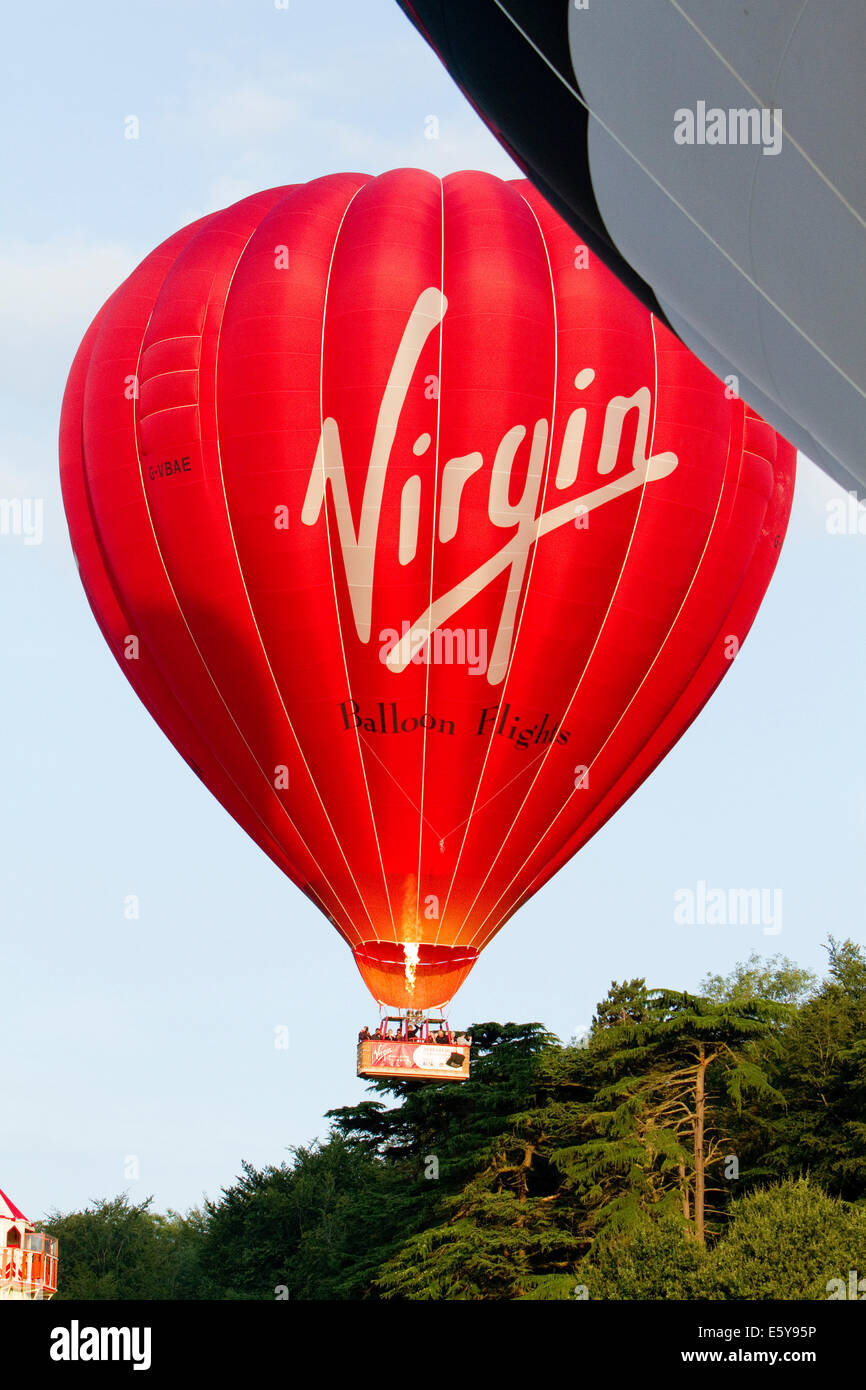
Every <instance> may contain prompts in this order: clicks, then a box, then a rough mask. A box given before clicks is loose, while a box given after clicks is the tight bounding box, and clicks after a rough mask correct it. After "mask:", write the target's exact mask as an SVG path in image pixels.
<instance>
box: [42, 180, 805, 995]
mask: <svg viewBox="0 0 866 1390" xmlns="http://www.w3.org/2000/svg"><path fill="white" fill-rule="evenodd" d="M61 455H62V481H63V493H64V502H65V506H66V512H67V517H68V520H69V527H70V532H71V536H72V543H73V547H74V550H75V554H76V557H77V560H78V564H79V568H80V572H81V578H82V581H83V583H84V587H85V589H86V591H87V596H88V599H89V600H90V604H91V606H92V608H93V611H94V613H95V615H96V618H97V621H98V622H99V625H100V627H101V629H102V631H103V634H104V635H105V637H106V640H107V641H108V643H109V645H110V646H111V648H112V651H113V652H114V654H115V656H116V657H117V660H118V662H119V663H120V665H121V667H122V669H123V671H124V673H125V674H126V676H127V677H128V679H129V680H130V682H131V683H132V685H133V687H134V688H135V690H136V691H137V693H138V695H139V696H140V697H141V699H142V700H143V701H144V703H145V705H146V706H147V708H148V709H149V710H150V712H151V714H152V715H153V716H154V718H155V719H156V720H157V722H158V723H159V724H160V726H161V727H162V729H163V730H164V731H165V733H166V734H167V735H168V737H169V738H170V739H171V740H172V742H173V743H174V744H175V746H176V747H177V749H178V750H179V752H180V753H181V754H182V756H183V757H184V758H185V759H186V760H187V762H188V763H189V764H190V766H191V767H193V769H194V770H195V771H196V772H197V773H198V775H199V776H200V777H201V778H202V779H203V781H204V782H205V783H206V785H207V786H208V787H209V788H210V789H211V791H212V792H213V793H214V795H215V796H217V797H218V798H219V800H220V801H221V802H222V804H223V805H224V806H225V808H226V809H227V810H228V811H229V813H230V814H231V815H232V816H234V817H235V818H236V819H237V820H238V822H239V823H240V824H241V825H242V826H243V827H244V829H245V830H246V831H247V832H248V834H250V835H251V836H252V837H253V839H254V840H256V842H257V843H258V844H259V845H260V846H261V847H262V849H264V850H265V852H266V853H267V854H269V855H270V856H271V858H272V859H273V860H274V862H275V863H276V864H277V865H279V867H280V868H281V869H282V870H283V871H284V872H285V873H286V874H287V875H288V876H289V877H290V878H291V879H292V880H293V882H295V883H296V884H297V885H298V886H299V887H300V888H302V889H303V890H304V892H305V893H307V894H308V896H309V897H310V898H311V899H312V900H313V901H314V902H315V903H316V904H317V905H318V906H319V907H320V908H321V910H322V911H323V912H324V914H325V915H326V916H327V917H328V918H329V919H330V921H331V922H332V923H333V924H334V925H335V926H336V927H337V930H338V931H339V932H340V933H341V935H342V936H343V937H344V938H345V940H346V941H347V942H348V943H349V945H350V946H351V948H352V950H353V952H354V955H355V959H356V961H357V963H358V966H359V968H360V971H361V974H362V975H363V977H364V979H365V981H366V983H367V985H368V987H369V988H370V990H371V992H372V993H373V995H374V996H375V997H376V998H377V999H378V1000H379V1001H380V1002H383V1003H386V1004H388V1005H390V1006H394V1007H411V1008H414V1009H424V1008H428V1007H431V1006H433V1005H438V1004H441V1003H443V1002H445V1001H447V1000H448V999H450V998H451V997H452V996H453V994H454V992H455V990H456V989H457V988H458V986H459V985H460V983H461V982H462V981H463V979H464V978H465V976H466V975H467V973H468V971H469V970H470V969H471V967H472V965H473V963H474V962H475V960H476V959H477V957H478V953H479V952H480V951H481V949H482V948H483V947H484V945H485V944H486V943H487V942H488V941H489V940H490V939H491V937H492V936H493V935H494V934H495V933H496V932H497V931H498V930H499V928H500V927H501V926H503V924H504V923H505V922H506V921H507V920H508V918H509V917H510V916H511V915H512V914H513V913H514V912H515V910H516V909H517V908H518V907H519V906H520V904H521V903H522V902H524V901H525V900H526V899H527V898H528V897H529V896H530V895H531V894H532V893H534V892H535V891H536V890H537V889H538V888H540V887H541V885H542V884H543V883H544V882H545V881H546V880H547V879H548V878H549V877H550V875H551V874H552V873H554V872H555V871H556V869H557V868H558V867H559V866H560V865H561V864H563V863H564V862H565V861H566V860H567V859H568V858H569V857H570V856H571V855H572V854H574V853H575V851H576V850H577V849H579V848H580V846H581V845H582V844H583V843H584V842H585V841H586V840H587V839H588V838H589V836H590V835H592V834H593V833H594V832H595V831H596V830H597V829H598V828H599V827H600V826H601V825H602V824H603V823H604V822H605V820H607V818H608V817H609V816H610V815H612V814H613V812H614V811H615V810H616V809H617V807H618V806H619V805H621V804H622V802H623V801H624V800H625V799H626V798H627V797H628V796H629V795H630V794H631V792H632V791H633V790H634V789H635V788H636V787H637V786H638V785H639V783H640V782H641V781H642V780H643V778H644V777H646V776H647V774H648V773H649V772H650V771H651V770H652V768H653V767H654V766H655V765H656V764H657V763H658V762H659V760H660V759H661V758H662V757H663V756H664V754H665V753H666V752H667V750H668V749H669V748H670V747H671V746H672V744H674V743H675V742H676V740H677V739H678V738H679V736H680V735H681V734H682V732H683V731H684V729H685V728H687V726H688V725H689V723H690V722H691V720H692V719H693V718H694V717H695V715H696V713H697V712H698V710H699V709H700V708H701V706H702V705H703V704H704V702H705V701H706V700H707V698H708V697H709V695H710V693H711V692H712V690H713V689H714V687H715V686H716V684H717V683H718V681H719V680H720V679H721V677H722V675H723V674H724V672H725V670H726V669H727V668H728V665H729V664H730V658H731V656H732V655H733V654H734V652H735V650H736V648H737V645H738V644H739V642H741V641H742V639H743V637H744V636H745V634H746V632H747V630H748V628H749V626H750V624H751V622H752V619H753V618H754V616H755V613H756V611H757V608H758V605H759V604H760V601H761V598H762V596H763V593H764V590H765V588H766V586H767V583H768V581H769V578H770V575H771V573H772V571H773V567H774V565H775V562H776V558H777V555H778V552H779V547H780V545H781V541H782V537H783V534H784V530H785V526H786V522H787V517H788V512H789V508H790V501H791V491H792V486H793V469H794V451H793V449H792V448H791V446H790V445H788V444H787V443H785V441H784V440H782V439H780V438H779V437H778V436H777V435H776V434H775V433H774V432H773V430H772V429H770V427H769V426H768V425H766V424H765V423H764V422H763V421H762V420H761V419H760V418H759V417H758V416H757V415H755V414H754V412H753V411H752V410H750V409H749V407H748V406H746V405H745V404H744V403H743V402H742V401H741V400H738V399H736V398H735V397H734V398H732V396H731V392H730V391H729V390H728V391H726V390H725V388H724V386H722V385H721V384H720V383H719V382H718V381H717V380H716V379H715V378H714V377H713V376H712V375H711V374H710V373H709V372H708V371H707V369H706V368H705V367H703V366H702V365H701V364H700V363H699V362H698V361H697V360H696V359H695V358H694V357H693V356H692V355H691V354H690V353H689V352H688V350H687V349H686V348H684V347H683V345H682V344H681V343H680V342H679V341H678V340H677V339H676V338H675V337H674V336H673V335H672V334H671V333H670V332H668V331H667V330H666V329H665V328H664V327H663V326H662V325H660V324H659V323H658V322H657V321H656V320H654V319H653V317H652V315H651V314H649V313H648V312H647V311H646V309H645V308H644V307H643V306H642V305H641V304H640V303H639V302H638V301H637V300H636V299H635V298H634V297H633V296H632V295H631V294H630V293H629V292H628V291H627V290H625V289H624V288H623V287H622V286H621V285H620V284H619V283H618V282H617V281H616V280H615V279H614V277H613V276H612V275H611V273H610V272H609V271H608V270H606V269H605V267H604V266H603V265H602V264H601V263H600V262H599V261H598V260H597V259H596V258H595V257H594V255H591V254H590V253H588V252H587V249H586V248H585V247H584V246H582V245H581V244H579V243H578V244H576V243H575V235H574V233H573V232H572V231H571V230H570V229H569V227H568V226H567V225H566V224H565V223H564V222H563V221H562V220H561V219H560V218H559V217H558V216H557V215H556V214H555V213H554V212H553V211H552V210H551V209H550V208H549V207H548V206H547V204H546V203H545V202H544V201H543V199H542V198H541V197H540V195H539V194H538V193H537V192H535V190H534V189H533V188H532V186H531V185H530V184H528V183H525V182H522V181H518V182H512V183H506V182H502V181H500V180H499V179H496V178H493V177H492V176H490V175H487V174H483V173H474V172H470V173H460V174H453V175H450V176H449V177H447V178H445V179H444V180H442V181H440V180H439V179H438V178H435V177H433V176H431V175H430V174H427V173H423V172H419V171H417V170H405V169H404V170H397V171H395V172H392V173H388V174H384V175H382V176H381V177H378V178H370V177H367V176H365V175H360V174H341V175H334V176H331V177H327V178H322V179H317V180H315V181H313V182H311V183H309V184H306V185H301V186H297V187H288V188H276V189H271V190H270V191H268V192H266V193H261V194H258V195H256V196H255V197H251V198H247V199H245V200H244V201H242V202H240V203H237V204H235V206H233V207H230V208H227V209H226V210H225V211H222V212H218V213H214V214H213V215H211V216H208V217H205V218H203V219H201V220H200V221H199V222H196V223H194V224H193V225H191V226H189V227H187V228H185V229H184V230H183V231H181V232H178V233H177V234H176V235H175V236H173V237H171V238H170V239H169V240H168V241H167V242H165V243H164V244H163V245H162V246H160V247H159V248H158V249H157V250H156V251H154V252H153V254H152V255H150V256H149V257H148V258H147V260H145V261H144V262H143V263H142V264H141V265H140V266H139V268H138V269H137V270H136V271H135V272H134V273H133V274H132V275H131V276H130V277H129V279H128V280H127V281H126V282H125V283H124V284H123V285H121V287H120V288H119V289H118V290H117V291H116V293H115V294H114V295H113V296H112V298H111V299H110V300H109V301H108V303H107V304H106V305H105V306H104V308H103V309H102V310H101V312H100V313H99V315H98V316H97V318H96V320H95V321H94V323H93V325H92V326H91V328H90V330H89V331H88V333H87V336H86V337H85V339H84V342H83V344H82V346H81V349H80V351H79V353H78V356H77V358H76V360H75V364H74V366H73V369H72V373H71V376H70V379H69V384H68V387H67V392H66V398H65V402H64V408H63V419H62V427H61Z"/></svg>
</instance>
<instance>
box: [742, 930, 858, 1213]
mask: <svg viewBox="0 0 866 1390" xmlns="http://www.w3.org/2000/svg"><path fill="white" fill-rule="evenodd" d="M827 950H828V954H829V973H828V978H827V979H826V980H825V981H824V983H823V984H822V986H821V988H820V989H819V990H817V991H816V993H815V994H813V996H812V997H811V998H810V999H809V1000H807V1002H806V1003H805V1004H804V1005H803V1006H802V1007H801V1008H800V1009H799V1010H798V1011H797V1014H796V1017H795V1019H794V1021H793V1022H792V1024H791V1026H790V1028H788V1029H786V1032H785V1040H784V1049H783V1051H782V1052H781V1054H780V1056H779V1058H778V1061H777V1064H776V1067H775V1075H774V1078H773V1080H774V1085H775V1086H776V1087H777V1089H778V1090H779V1091H780V1092H782V1094H783V1095H784V1106H781V1105H780V1106H777V1107H775V1108H774V1109H773V1110H772V1111H771V1113H770V1115H769V1116H768V1117H767V1120H766V1124H765V1126H764V1132H763V1135H762V1140H763V1145H764V1147H765V1149H766V1150H767V1151H768V1156H767V1159H766V1162H765V1165H764V1166H765V1167H766V1168H767V1169H768V1170H769V1171H771V1172H773V1173H774V1174H776V1175H777V1176H780V1177H781V1176H782V1175H783V1174H788V1173H791V1172H793V1173H797V1172H801V1173H811V1174H812V1176H813V1177H815V1178H816V1179H817V1180H818V1181H819V1182H820V1183H821V1184H822V1185H823V1186H824V1187H825V1188H826V1189H827V1190H828V1191H829V1192H832V1193H835V1194H836V1195H838V1196H841V1197H845V1198H847V1199H849V1200H857V1199H863V1198H866V957H864V953H863V948H862V947H860V946H858V945H856V944H855V943H854V942H852V941H850V940H846V941H842V942H839V941H836V940H835V939H834V938H833V937H830V938H829V943H828V946H827Z"/></svg>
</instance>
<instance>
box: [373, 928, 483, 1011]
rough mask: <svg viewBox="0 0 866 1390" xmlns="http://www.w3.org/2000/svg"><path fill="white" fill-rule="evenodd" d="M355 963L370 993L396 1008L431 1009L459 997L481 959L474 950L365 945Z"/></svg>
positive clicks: (381, 943)
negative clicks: (468, 977) (457, 993)
mask: <svg viewBox="0 0 866 1390" xmlns="http://www.w3.org/2000/svg"><path fill="white" fill-rule="evenodd" d="M354 956H355V961H356V963H357V966H358V969H359V970H360V972H361V975H362V976H363V979H364V983H365V984H366V986H367V988H368V989H369V990H370V993H371V994H372V995H373V996H374V997H375V998H376V999H377V1000H378V1001H379V1003H380V1004H386V1005H388V1006H390V1007H393V1008H401V1009H431V1008H436V1007H437V1006H439V1005H441V1004H446V1003H447V1002H448V1000H449V999H451V998H452V996H453V995H454V994H456V992H457V990H458V989H459V988H460V986H461V985H462V983H463V981H464V980H465V979H466V976H467V975H468V974H469V971H470V970H471V969H472V967H473V965H474V964H475V962H476V961H477V959H478V951H477V950H476V949H475V947H474V946H427V945H424V944H423V943H420V942H407V943H406V944H405V945H404V944H403V943H402V942H399V941H364V942H362V943H361V945H360V946H356V947H355V948H354Z"/></svg>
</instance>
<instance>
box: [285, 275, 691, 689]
mask: <svg viewBox="0 0 866 1390" xmlns="http://www.w3.org/2000/svg"><path fill="white" fill-rule="evenodd" d="M447 308H448V304H447V300H446V299H445V296H444V295H443V294H442V292H441V290H438V289H434V288H432V287H431V288H429V289H426V290H423V291H422V293H421V294H420V295H419V296H418V299H417V301H416V303H415V305H414V307H413V309H412V312H411V314H410V315H409V320H408V322H407V324H406V327H405V329H404V331H403V336H402V338H401V340H400V345H399V347H398V349H397V353H396V356H395V358H394V363H393V365H392V367H391V372H390V375H389V377H388V384H387V386H386V388H385V393H384V395H383V397H382V403H381V405H380V407H379V414H378V418H377V420H376V431H375V434H374V437H373V447H372V449H371V451H370V462H369V466H368V469H367V479H366V482H365V485H364V495H363V500H362V503H361V516H360V520H359V523H358V529H357V531H356V530H355V526H354V522H353V519H352V510H351V507H350V505H349V494H348V489H347V486H346V471H345V467H344V463H343V451H342V447H341V444H340V430H339V426H338V424H337V421H336V420H334V419H333V418H331V417H328V419H326V420H325V421H324V422H323V425H322V432H321V435H320V437H319V444H318V448H317V449H316V457H315V460H314V462H313V469H312V472H311V474H310V481H309V484H308V486H307V492H306V496H305V498H304V505H303V509H302V512H301V520H302V521H303V522H304V523H305V525H307V526H315V525H316V524H317V522H318V521H319V519H320V518H321V516H322V512H323V509H324V505H325V489H326V486H327V485H328V484H330V487H331V496H332V498H333V502H334V512H335V515H336V518H337V530H338V539H339V543H340V550H341V553H342V558H343V565H344V567H345V573H346V582H347V585H348V590H349V600H350V602H351V605H352V614H353V616H354V619H355V629H356V631H357V634H358V637H359V639H360V640H361V641H362V642H369V640H370V635H371V632H370V630H371V613H372V603H373V572H374V566H375V560H376V553H377V547H378V545H379V541H380V535H379V525H380V520H381V514H382V496H383V492H384V487H385V477H386V474H387V470H388V465H389V463H390V459H391V451H392V449H393V447H394V440H395V437H396V434H397V426H398V424H399V420H400V414H401V412H402V409H403V405H404V403H405V400H406V396H407V394H408V391H409V386H410V383H411V381H412V376H413V374H414V372H415V369H416V367H417V365H418V359H419V358H420V356H421V351H422V348H423V347H424V344H425V342H426V341H427V338H428V337H429V335H430V334H431V333H432V332H433V331H434V330H435V329H437V328H438V327H439V325H440V324H441V322H442V320H443V318H444V316H445V311H446V309H447ZM594 377H595V372H594V370H593V369H592V368H591V367H584V368H583V370H582V371H580V372H578V373H577V376H576V377H575V378H574V385H575V388H576V389H577V390H578V391H583V390H585V389H586V387H587V386H589V384H590V382H591V381H592V380H593V379H594ZM631 410H636V411H637V422H636V429H635V444H634V452H633V455H632V468H631V472H630V473H626V474H624V475H622V476H620V477H618V478H616V479H615V480H613V481H611V482H608V483H602V484H601V485H600V486H598V487H596V488H595V489H594V490H593V491H591V492H585V493H583V494H582V495H581V496H579V497H577V498H575V497H572V498H571V499H570V500H569V501H568V502H562V503H560V504H559V505H555V506H553V507H548V508H546V509H544V510H542V511H541V512H539V510H538V504H539V493H540V491H541V483H542V478H543V475H544V466H545V460H546V457H547V448H548V434H549V430H550V425H549V422H548V421H547V420H546V419H541V420H537V421H536V422H535V426H534V428H533V430H532V439H531V441H530V445H529V462H528V467H527V470H526V482H525V484H524V487H523V495H522V496H521V498H520V500H519V501H518V502H516V503H511V502H510V501H509V487H510V483H511V470H512V468H513V466H514V459H515V456H516V454H517V450H518V448H519V447H520V445H521V444H522V443H523V441H524V439H525V438H526V433H527V431H526V428H525V427H524V426H523V425H514V426H513V427H512V428H511V429H510V430H508V431H507V432H506V433H505V434H504V435H503V437H502V439H501V440H500V443H499V446H498V448H497V450H496V453H495V455H494V458H493V466H492V468H491V471H490V492H489V500H488V508H487V511H488V516H489V517H490V520H491V522H492V523H493V525H494V526H497V527H500V528H501V529H502V530H503V531H508V532H510V533H511V534H510V535H509V536H508V538H507V539H506V540H505V542H504V544H503V545H502V546H501V547H500V549H498V550H497V551H495V552H494V554H493V555H491V557H490V559H489V560H486V561H485V562H484V563H483V564H481V565H479V566H478V568H477V569H475V570H473V571H472V573H471V574H469V575H467V576H466V578H465V579H464V580H463V582H462V583H461V584H455V585H454V587H453V588H451V589H449V590H448V591H447V592H446V593H443V594H441V595H439V597H438V598H435V599H434V600H433V602H432V603H431V604H430V605H429V607H428V608H426V609H425V610H424V611H423V612H422V613H420V614H419V615H418V617H417V618H416V619H415V621H414V622H411V623H409V624H408V629H407V627H406V624H405V623H404V625H403V626H404V630H405V635H404V636H403V638H402V639H401V640H400V641H399V642H396V643H395V644H394V646H393V647H392V649H391V651H390V653H389V655H388V658H387V662H386V665H387V666H388V668H389V669H390V670H392V671H394V672H400V671H404V670H405V669H406V667H407V666H408V665H409V663H410V662H411V661H412V658H413V656H414V655H415V654H416V653H417V651H418V650H419V648H420V647H421V646H423V645H424V643H426V642H428V641H429V638H430V634H431V633H432V632H435V631H436V630H437V629H438V628H440V627H441V626H442V625H443V624H444V623H447V622H448V621H449V620H450V619H451V618H452V617H453V616H454V614H455V613H457V612H459V610H460V609H461V608H462V607H463V606H464V604H466V603H468V602H469V601H470V600H471V599H473V598H475V596H476V595H477V594H480V593H481V592H482V591H483V590H484V589H486V588H487V586H488V585H489V584H492V583H493V581H494V580H495V579H497V578H498V576H499V575H500V574H502V573H503V572H504V571H507V572H508V589H507V592H506V596H505V601H504V603H503V606H502V614H501V616H500V619H499V627H498V629H497V633H496V640H495V642H494V645H493V652H492V654H491V657H490V664H489V666H488V669H487V679H488V681H489V682H490V684H491V685H497V684H499V683H500V682H501V681H502V680H503V678H504V676H505V672H506V669H507V666H508V658H509V655H510V653H511V646H512V642H513V640H514V629H515V622H516V616H517V607H518V603H519V601H520V595H521V592H522V589H523V584H524V580H525V577H526V571H527V567H528V565H529V559H530V556H531V554H532V549H533V546H534V545H535V544H536V542H537V541H539V540H541V538H542V537H543V536H547V535H549V534H550V532H551V531H556V530H557V529H558V528H559V527H560V526H566V525H568V524H573V523H574V522H575V519H576V516H577V515H578V514H580V516H581V517H583V516H584V515H585V514H586V513H588V512H590V511H593V510H594V509H595V508H596V507H600V506H602V505H603V504H604V503H605V502H612V501H613V500H614V499H615V498H617V497H622V496H623V495H624V494H625V493H627V492H630V491H631V490H632V489H633V488H639V487H643V486H644V484H645V483H648V482H653V481H655V480H656V479H658V478H665V477H667V475H668V474H669V473H672V472H673V470H674V469H675V468H676V466H677V462H678V460H677V456H676V454H672V453H664V454H652V455H650V456H648V455H647V437H648V434H649V423H650V418H651V414H652V396H651V394H650V390H649V387H647V386H641V387H640V388H639V389H638V390H637V391H635V393H634V395H633V396H613V397H612V398H611V400H610V401H608V404H607V407H606V409H605V416H604V427H603V430H602V439H601V445H600V448H599V453H598V459H597V461H596V472H597V473H598V475H599V478H603V477H604V476H605V475H606V474H609V473H611V472H612V471H613V469H614V468H615V466H616V463H617V458H618V455H619V449H620V442H621V439H622V431H623V425H624V422H625V418H626V415H627V414H628V412H629V411H631ZM586 415H587V412H586V409H585V408H584V407H583V406H579V407H577V409H575V410H573V411H572V412H571V414H570V415H569V417H568V420H567V421H566V425H565V431H564V434H563V439H562V446H561V449H560V453H559V459H558V462H557V465H556V472H555V475H554V487H555V488H556V489H557V490H558V491H560V492H561V491H564V490H565V489H567V488H570V487H572V486H573V484H574V482H575V480H576V478H577V470H578V465H579V463H580V454H581V447H582V445H583V434H584V429H585V427H586ZM430 443H431V438H430V435H429V434H422V435H421V436H419V438H418V439H417V440H416V441H415V443H414V445H413V452H414V453H415V455H416V457H420V456H421V455H422V454H424V453H425V452H426V451H427V449H428V448H429V447H430ZM483 466H484V459H483V457H482V455H481V454H480V453H471V454H465V455H463V456H462V457H460V458H451V459H448V460H447V462H446V463H445V465H444V468H443V470H442V479H441V484H440V489H439V514H438V518H437V527H438V530H437V534H438V539H439V541H441V542H447V541H450V540H453V538H454V536H455V535H456V534H457V530H458V526H459V522H460V498H461V494H462V492H463V488H464V485H465V484H466V482H467V481H468V479H469V478H471V477H472V476H473V474H475V473H477V472H478V471H479V470H480V469H481V468H483ZM551 467H552V460H551ZM421 485H422V479H421V476H420V475H419V474H414V475H413V476H412V477H411V478H409V479H408V480H407V481H406V483H405V484H404V486H403V492H402V498H401V508H400V527H399V535H398V537H397V548H398V559H399V562H400V563H401V564H403V565H407V564H409V563H410V562H411V561H412V560H413V559H414V558H415V553H416V549H417V542H418V527H419V519H420V502H421ZM388 539H389V540H390V537H389V538H388Z"/></svg>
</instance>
